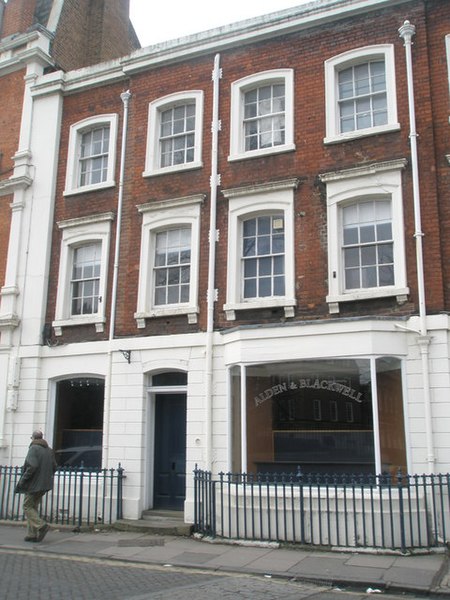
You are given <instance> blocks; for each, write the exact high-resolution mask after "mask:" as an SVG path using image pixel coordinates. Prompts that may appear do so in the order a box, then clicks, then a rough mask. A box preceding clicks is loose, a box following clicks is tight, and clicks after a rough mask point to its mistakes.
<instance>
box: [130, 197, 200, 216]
mask: <svg viewBox="0 0 450 600" xmlns="http://www.w3.org/2000/svg"><path fill="white" fill-rule="evenodd" d="M205 198H206V196H205V194H195V195H193V196H184V197H183V198H173V199H170V200H159V201H157V202H147V203H146V204H138V205H136V208H137V209H138V212H140V213H146V212H152V211H157V210H166V209H168V208H178V207H180V206H190V205H192V204H201V203H202V202H204V201H205Z"/></svg>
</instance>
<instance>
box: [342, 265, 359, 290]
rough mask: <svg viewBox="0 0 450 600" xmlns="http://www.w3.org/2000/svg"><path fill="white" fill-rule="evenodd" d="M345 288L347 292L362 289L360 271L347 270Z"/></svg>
mask: <svg viewBox="0 0 450 600" xmlns="http://www.w3.org/2000/svg"><path fill="white" fill-rule="evenodd" d="M345 287H346V289H347V290H354V289H358V288H359V287H360V282H359V269H346V271H345Z"/></svg>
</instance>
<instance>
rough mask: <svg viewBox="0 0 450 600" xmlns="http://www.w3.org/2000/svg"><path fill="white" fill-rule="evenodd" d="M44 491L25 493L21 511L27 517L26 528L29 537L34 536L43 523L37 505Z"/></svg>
mask: <svg viewBox="0 0 450 600" xmlns="http://www.w3.org/2000/svg"><path fill="white" fill-rule="evenodd" d="M45 494H46V492H32V493H30V494H25V499H24V501H23V512H24V513H25V516H26V518H27V529H28V535H29V536H30V537H36V536H37V532H38V529H40V528H41V527H43V526H44V525H45V521H44V519H41V517H40V516H39V505H40V503H41V500H42V496H44V495H45Z"/></svg>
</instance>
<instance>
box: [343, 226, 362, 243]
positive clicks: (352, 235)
mask: <svg viewBox="0 0 450 600" xmlns="http://www.w3.org/2000/svg"><path fill="white" fill-rule="evenodd" d="M358 233H359V229H358V228H357V227H346V228H345V229H344V245H346V246H348V245H350V244H357V243H358V242H359V239H358Z"/></svg>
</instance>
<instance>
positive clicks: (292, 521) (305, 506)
mask: <svg viewBox="0 0 450 600" xmlns="http://www.w3.org/2000/svg"><path fill="white" fill-rule="evenodd" d="M194 483H195V486H194V500H195V514H194V520H195V524H194V528H195V531H196V532H198V533H201V534H204V535H208V536H211V537H221V538H230V539H241V540H242V539H245V540H263V541H277V542H291V543H299V544H307V545H317V546H328V547H344V548H354V547H361V548H362V547H367V548H382V549H397V550H401V551H402V552H405V551H407V550H408V549H414V548H432V547H438V546H444V545H446V544H447V542H448V541H449V537H450V475H449V474H438V475H403V474H402V473H401V472H399V473H397V475H396V477H395V478H392V477H391V476H390V475H386V474H383V475H378V476H368V475H361V476H355V475H343V474H339V475H334V476H333V475H319V474H308V475H302V474H301V473H300V472H299V473H296V474H280V475H277V474H273V473H270V474H267V475H265V474H264V475H262V474H258V475H252V474H246V473H219V474H218V475H217V476H212V474H211V473H210V472H208V471H202V470H200V469H197V468H196V469H195V471H194Z"/></svg>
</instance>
